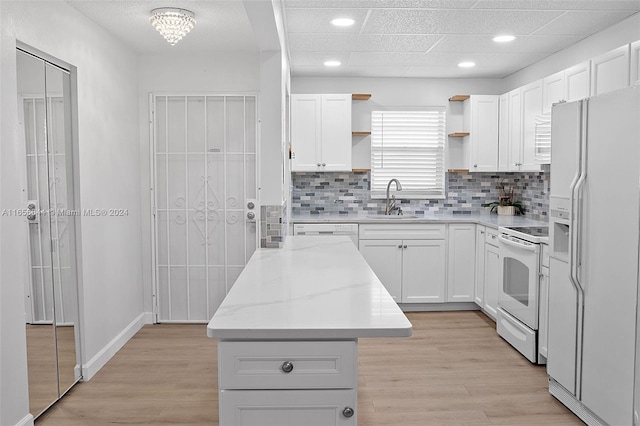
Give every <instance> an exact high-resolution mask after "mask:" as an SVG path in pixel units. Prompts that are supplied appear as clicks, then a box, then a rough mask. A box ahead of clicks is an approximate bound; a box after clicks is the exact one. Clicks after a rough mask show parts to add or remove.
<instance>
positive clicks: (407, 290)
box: [359, 224, 447, 303]
mask: <svg viewBox="0 0 640 426" xmlns="http://www.w3.org/2000/svg"><path fill="white" fill-rule="evenodd" d="M359 237H360V238H359V240H360V242H359V249H360V253H361V254H362V256H363V257H364V258H365V260H366V261H367V263H368V264H369V266H370V267H371V269H373V272H375V274H376V275H377V276H378V278H379V279H380V281H381V282H382V284H383V285H384V286H385V287H386V289H387V291H388V292H389V293H390V294H391V296H392V297H393V298H394V300H395V301H396V302H397V303H442V302H444V301H445V285H446V271H447V270H446V265H447V262H446V260H447V251H446V240H445V238H446V225H430V224H427V225H415V224H406V225H396V224H394V225H383V224H366V225H360V235H359Z"/></svg>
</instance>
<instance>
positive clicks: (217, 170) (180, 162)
mask: <svg viewBox="0 0 640 426" xmlns="http://www.w3.org/2000/svg"><path fill="white" fill-rule="evenodd" d="M150 101H151V117H152V119H151V123H152V124H151V127H152V144H153V163H154V165H153V166H154V167H153V173H154V186H153V195H154V199H153V218H154V225H155V235H154V237H155V238H154V248H155V256H154V257H155V259H154V260H155V267H154V282H155V295H154V296H155V309H156V320H157V321H158V322H172V321H174V322H206V321H209V320H210V319H211V317H212V316H213V314H214V312H215V311H216V309H217V308H218V306H219V305H220V303H221V302H222V299H223V298H224V297H225V295H226V294H227V292H228V291H229V289H230V288H231V286H232V285H233V283H234V282H235V280H236V278H237V277H238V275H240V272H241V271H242V269H243V268H244V266H245V264H246V262H247V260H248V259H249V258H250V257H251V255H252V254H253V252H254V251H255V249H256V245H257V232H256V220H257V216H258V212H259V208H258V203H257V201H256V199H257V187H258V185H257V176H258V173H257V158H258V155H257V154H258V142H257V98H256V95H184V96H177V95H159V94H155V95H151V100H150ZM251 213H253V214H251Z"/></svg>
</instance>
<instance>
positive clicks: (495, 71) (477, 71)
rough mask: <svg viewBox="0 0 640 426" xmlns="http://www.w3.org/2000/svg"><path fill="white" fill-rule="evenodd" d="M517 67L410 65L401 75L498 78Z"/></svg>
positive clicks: (512, 71) (514, 70)
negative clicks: (471, 67)
mask: <svg viewBox="0 0 640 426" xmlns="http://www.w3.org/2000/svg"><path fill="white" fill-rule="evenodd" d="M517 70H518V69H517V68H503V67H500V68H498V67H475V68H473V70H470V69H463V68H457V67H456V68H451V67H411V68H409V70H408V71H407V72H406V73H405V74H404V75H403V76H402V77H415V78H418V77H419V78H500V77H502V76H503V75H504V74H505V72H506V73H508V74H511V73H514V72H516V71H517Z"/></svg>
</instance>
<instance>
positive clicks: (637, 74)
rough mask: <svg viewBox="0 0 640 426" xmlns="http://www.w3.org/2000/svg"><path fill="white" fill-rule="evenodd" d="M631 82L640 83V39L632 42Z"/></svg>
mask: <svg viewBox="0 0 640 426" xmlns="http://www.w3.org/2000/svg"><path fill="white" fill-rule="evenodd" d="M629 83H630V84H631V85H632V86H633V85H634V84H640V40H638V41H635V42H633V43H631V76H630V79H629Z"/></svg>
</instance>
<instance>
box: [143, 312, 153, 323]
mask: <svg viewBox="0 0 640 426" xmlns="http://www.w3.org/2000/svg"><path fill="white" fill-rule="evenodd" d="M142 315H144V323H145V324H153V312H145V313H143V314H142Z"/></svg>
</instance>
